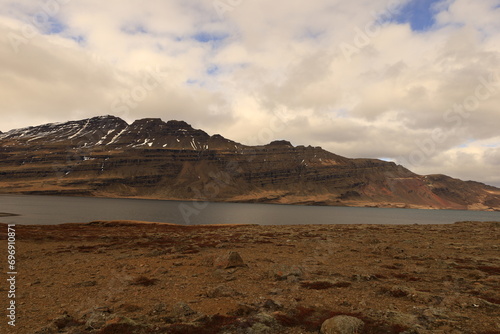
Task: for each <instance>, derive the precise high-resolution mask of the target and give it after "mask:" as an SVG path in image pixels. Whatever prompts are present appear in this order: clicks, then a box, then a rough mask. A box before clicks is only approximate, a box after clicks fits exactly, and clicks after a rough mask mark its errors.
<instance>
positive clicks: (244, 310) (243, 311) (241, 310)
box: [231, 304, 258, 317]
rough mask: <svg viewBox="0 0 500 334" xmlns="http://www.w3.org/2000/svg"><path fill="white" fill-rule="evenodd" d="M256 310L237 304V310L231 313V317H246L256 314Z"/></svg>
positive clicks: (249, 306) (252, 307)
mask: <svg viewBox="0 0 500 334" xmlns="http://www.w3.org/2000/svg"><path fill="white" fill-rule="evenodd" d="M257 311H258V309H257V308H256V307H254V306H251V305H247V304H238V308H237V309H236V310H234V311H232V312H231V315H234V316H237V317H243V316H248V315H250V314H253V313H256V312H257Z"/></svg>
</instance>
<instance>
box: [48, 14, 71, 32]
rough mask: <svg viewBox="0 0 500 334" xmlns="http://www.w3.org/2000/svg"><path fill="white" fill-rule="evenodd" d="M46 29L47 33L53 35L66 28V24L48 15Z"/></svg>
mask: <svg viewBox="0 0 500 334" xmlns="http://www.w3.org/2000/svg"><path fill="white" fill-rule="evenodd" d="M47 29H48V31H47V33H48V34H49V35H55V34H59V33H61V32H63V31H64V30H65V29H66V26H65V25H64V24H63V23H62V22H60V21H58V20H56V19H55V18H53V17H50V18H49V20H48V21H47Z"/></svg>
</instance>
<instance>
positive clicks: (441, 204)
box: [0, 116, 500, 210]
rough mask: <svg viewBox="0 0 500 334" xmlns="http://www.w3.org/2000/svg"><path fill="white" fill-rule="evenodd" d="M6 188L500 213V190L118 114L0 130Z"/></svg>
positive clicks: (0, 173) (0, 169)
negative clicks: (128, 118) (129, 119)
mask: <svg viewBox="0 0 500 334" xmlns="http://www.w3.org/2000/svg"><path fill="white" fill-rule="evenodd" d="M0 192H1V193H10V194H13V193H18V194H62V195H80V196H101V197H137V198H156V199H173V200H191V199H196V200H202V201H231V202H262V203H286V204H316V205H338V206H341V205H342V206H378V207H406V208H435V209H472V210H500V189H499V188H495V187H491V186H487V185H485V184H482V183H478V182H472V181H461V180H458V179H453V178H451V177H448V176H445V175H427V176H422V175H417V174H415V173H413V172H411V171H409V170H408V169H406V168H404V167H403V166H400V165H396V164H394V163H392V162H385V161H381V160H376V159H349V158H345V157H342V156H339V155H336V154H333V153H330V152H327V151H325V150H323V149H322V148H320V147H311V146H307V147H306V146H293V145H292V144H291V143H290V142H288V141H283V140H282V141H274V142H272V143H269V144H267V145H263V146H246V145H242V144H240V143H237V142H234V141H232V140H229V139H226V138H224V137H222V136H221V135H217V134H216V135H212V136H211V135H209V134H207V133H206V132H204V131H202V130H198V129H194V128H193V127H191V125H189V124H187V123H186V122H183V121H168V122H163V121H162V120H161V119H158V118H146V119H141V120H137V121H135V122H133V123H132V124H130V125H129V124H127V123H126V122H125V121H123V120H122V119H120V118H118V117H114V116H101V117H94V118H90V119H85V120H79V121H71V122H66V123H51V124H45V125H41V126H35V127H28V128H23V129H16V130H11V131H8V132H4V133H0Z"/></svg>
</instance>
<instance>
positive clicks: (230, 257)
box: [214, 252, 246, 269]
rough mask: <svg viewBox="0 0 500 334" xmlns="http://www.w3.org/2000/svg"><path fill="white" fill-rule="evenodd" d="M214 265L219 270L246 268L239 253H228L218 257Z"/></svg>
mask: <svg viewBox="0 0 500 334" xmlns="http://www.w3.org/2000/svg"><path fill="white" fill-rule="evenodd" d="M214 265H215V266H216V267H217V268H223V269H228V268H236V267H246V264H245V262H244V261H243V259H242V258H241V256H240V254H239V253H238V252H228V253H226V254H224V255H221V256H219V257H217V258H216V259H215V260H214Z"/></svg>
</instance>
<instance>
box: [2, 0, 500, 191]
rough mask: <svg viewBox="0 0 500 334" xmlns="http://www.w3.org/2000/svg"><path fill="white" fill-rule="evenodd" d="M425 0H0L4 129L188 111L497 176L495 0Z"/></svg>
mask: <svg viewBox="0 0 500 334" xmlns="http://www.w3.org/2000/svg"><path fill="white" fill-rule="evenodd" d="M426 3H427V4H428V5H429V6H428V8H419V7H414V8H415V9H413V10H412V11H411V12H408V10H409V8H412V6H414V5H415V1H410V0H398V1H389V0H388V1H368V0H356V1H350V2H345V1H341V0H313V1H308V2H305V1H303V2H290V1H285V0H275V1H272V2H269V1H264V0H252V1H248V0H241V1H227V0H215V1H214V0H201V1H194V0H188V1H186V0H184V1H181V0H172V1H168V2H165V1H160V0H151V1H148V2H147V3H144V2H143V1H136V0H135V1H126V2H123V1H118V0H109V1H106V2H102V1H97V0H86V1H82V0H71V1H69V0H47V1H45V2H43V3H38V2H33V1H28V0H20V1H16V2H13V1H4V2H2V4H1V5H0V34H1V35H2V36H7V38H5V39H2V40H1V41H0V68H1V71H0V73H1V74H0V113H1V116H2V123H1V124H0V130H2V131H6V130H9V129H11V128H16V127H23V126H28V125H35V124H40V123H44V122H53V121H64V120H67V119H70V118H71V119H75V118H83V117H89V116H94V115H102V114H115V115H116V116H120V117H123V118H124V119H126V120H127V121H133V120H134V119H136V118H142V117H161V118H163V119H164V120H168V119H184V120H186V121H187V122H189V123H191V124H192V125H193V126H195V127H197V128H202V129H204V130H206V131H208V132H209V133H221V134H222V135H224V136H226V137H228V138H231V139H234V140H237V141H240V142H243V143H245V144H265V143H266V142H267V141H270V140H273V139H287V140H290V141H292V142H293V143H294V144H297V145H298V144H305V145H309V144H310V145H314V146H322V147H324V148H325V149H328V150H330V151H333V152H335V153H338V154H341V155H345V156H348V157H373V158H379V157H384V158H388V159H392V160H395V161H406V162H408V163H409V166H408V167H410V168H411V169H413V170H415V171H416V172H418V173H435V172H440V173H446V174H450V175H452V176H459V177H462V178H465V179H475V180H479V181H483V182H487V183H490V184H496V185H499V186H500V180H499V179H498V177H497V172H496V170H495V168H497V167H498V147H499V145H498V143H499V140H498V125H497V124H500V110H499V109H498V106H499V105H500V85H499V80H497V79H498V75H499V73H500V23H499V22H500V8H499V6H498V5H499V2H498V0H484V1H480V2H470V1H467V0H442V1H427V2H426ZM431 3H432V6H431V5H430V4H431ZM408 15H410V16H411V17H413V19H411V18H409V17H408ZM430 15H432V16H430ZM405 17H406V19H403V18H405ZM394 18H399V19H394ZM470 143H480V144H470ZM465 144H467V145H465ZM464 145H465V146H464ZM422 156H423V158H419V159H416V157H422ZM412 157H413V159H411V158H412ZM416 160H418V161H416ZM412 161H413V162H415V161H416V162H418V163H412ZM480 166H482V167H481V168H480Z"/></svg>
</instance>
